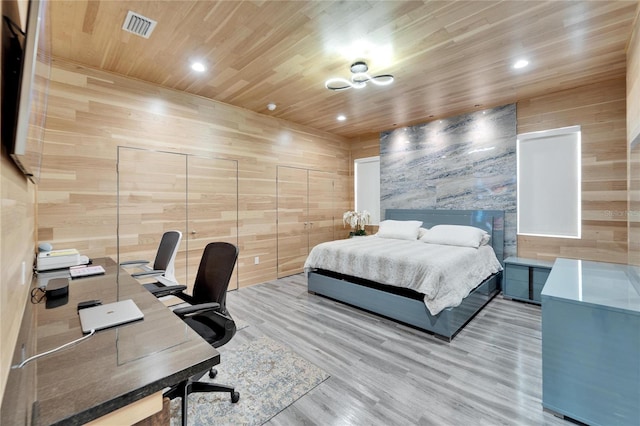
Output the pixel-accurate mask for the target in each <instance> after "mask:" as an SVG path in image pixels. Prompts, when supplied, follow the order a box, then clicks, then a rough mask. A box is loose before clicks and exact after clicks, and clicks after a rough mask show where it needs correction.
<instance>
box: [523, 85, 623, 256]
mask: <svg viewBox="0 0 640 426" xmlns="http://www.w3.org/2000/svg"><path fill="white" fill-rule="evenodd" d="M625 97H626V89H625V80H624V78H622V79H615V80H610V81H606V82H603V83H597V84H592V85H588V86H583V87H578V88H575V89H571V90H563V91H560V92H556V93H551V94H548V95H544V96H540V97H537V98H533V99H529V100H526V101H521V102H518V105H517V117H518V134H520V133H527V132H534V131H539V130H546V129H554V128H559V127H565V126H573V125H580V126H581V127H582V238H581V239H565V238H545V237H531V236H519V237H518V255H519V256H522V257H531V258H534V259H545V260H554V259H555V258H556V257H566V258H574V259H584V260H595V261H603V262H615V263H626V262H627V217H626V212H627V143H626V99H625Z"/></svg>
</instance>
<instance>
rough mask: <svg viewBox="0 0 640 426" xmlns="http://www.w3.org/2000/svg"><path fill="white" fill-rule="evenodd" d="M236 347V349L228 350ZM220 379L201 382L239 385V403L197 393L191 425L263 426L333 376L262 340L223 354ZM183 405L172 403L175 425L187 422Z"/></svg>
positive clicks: (218, 395) (224, 396)
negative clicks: (184, 419) (182, 411)
mask: <svg viewBox="0 0 640 426" xmlns="http://www.w3.org/2000/svg"><path fill="white" fill-rule="evenodd" d="M227 346H231V345H227ZM220 352H221V355H222V362H221V363H220V365H218V366H217V367H216V369H217V370H218V376H217V377H216V378H215V379H214V380H211V379H209V376H208V375H205V376H204V377H203V378H202V379H201V380H203V381H204V380H206V381H215V382H217V383H222V384H231V385H234V386H235V388H236V390H237V391H238V392H240V401H238V402H237V403H235V404H232V403H231V398H230V396H229V394H228V393H194V394H191V395H190V396H189V412H188V421H189V425H261V424H263V423H265V422H267V421H268V420H269V419H271V418H272V417H274V416H275V415H276V414H278V413H279V412H280V411H282V410H284V409H285V408H287V407H288V406H289V405H291V404H292V403H294V402H295V401H296V400H298V399H299V398H300V397H302V396H303V395H305V394H306V393H307V392H309V391H310V390H312V389H313V388H315V387H316V386H318V385H319V384H320V383H322V382H323V381H325V380H326V379H328V378H329V375H328V374H327V373H326V372H325V371H323V370H322V369H320V368H319V367H317V366H316V365H314V364H312V363H311V362H309V361H307V360H306V359H304V358H302V357H300V356H299V355H297V354H296V353H294V352H293V351H292V350H291V349H289V348H287V347H286V346H284V345H282V344H280V343H278V342H276V341H274V340H272V339H269V338H268V337H259V338H258V339H256V340H253V341H250V342H247V343H244V344H242V345H240V346H238V347H235V348H229V349H227V348H226V347H222V348H221V349H220ZM180 404H181V400H180V398H176V399H174V400H173V401H171V425H172V426H178V425H180V421H181V418H182V415H181V411H180V410H181V408H180V407H181V406H180Z"/></svg>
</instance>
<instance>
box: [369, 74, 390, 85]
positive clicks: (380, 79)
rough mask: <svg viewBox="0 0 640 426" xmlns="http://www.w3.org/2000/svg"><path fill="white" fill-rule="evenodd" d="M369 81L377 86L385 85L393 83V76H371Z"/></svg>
mask: <svg viewBox="0 0 640 426" xmlns="http://www.w3.org/2000/svg"><path fill="white" fill-rule="evenodd" d="M369 81H371V82H372V83H374V84H377V85H378V86H386V85H388V84H391V83H393V76H392V75H391V74H382V75H376V76H375V77H371V79H370V80H369Z"/></svg>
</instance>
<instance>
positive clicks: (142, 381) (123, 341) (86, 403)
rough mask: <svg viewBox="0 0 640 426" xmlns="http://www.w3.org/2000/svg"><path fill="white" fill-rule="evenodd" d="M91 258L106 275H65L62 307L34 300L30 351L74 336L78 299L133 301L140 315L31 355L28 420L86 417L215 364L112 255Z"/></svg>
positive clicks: (213, 355)
mask: <svg viewBox="0 0 640 426" xmlns="http://www.w3.org/2000/svg"><path fill="white" fill-rule="evenodd" d="M94 264H97V265H102V266H104V268H105V270H106V274H105V275H101V276H94V277H87V278H79V279H75V280H72V281H71V282H70V284H69V302H68V303H67V304H66V305H64V306H60V307H57V308H53V309H46V307H45V304H44V303H41V304H39V305H37V307H36V309H35V311H36V315H35V317H36V319H35V329H36V333H37V337H36V347H37V349H36V352H37V353H41V352H44V351H47V350H50V349H53V348H55V347H57V346H59V345H61V344H63V343H66V342H70V341H73V340H75V339H78V338H79V337H81V336H82V331H81V329H80V320H79V317H78V314H77V312H76V306H77V304H78V302H80V301H83V300H89V299H100V300H102V303H110V302H115V301H117V300H124V299H133V301H134V302H135V303H136V304H137V305H138V307H139V308H140V310H142V312H143V313H144V320H142V321H137V322H134V323H130V324H126V325H122V326H119V327H117V328H111V329H107V330H102V331H98V332H96V334H95V335H94V336H92V337H90V338H89V339H87V340H86V341H83V342H81V343H79V344H78V345H76V346H73V347H71V348H67V349H63V350H61V351H60V352H57V353H55V354H51V355H48V356H45V357H44V358H40V359H38V360H36V361H34V363H36V364H37V365H36V397H35V402H34V404H33V410H32V417H33V422H32V423H33V424H35V425H49V424H65V425H70V424H83V423H86V422H88V421H90V420H93V419H96V418H98V417H101V416H103V415H105V414H107V413H110V412H112V411H114V410H117V409H119V408H121V407H124V406H127V405H129V404H131V403H134V402H136V401H140V400H142V399H143V398H145V397H147V396H149V395H153V394H156V393H158V392H159V391H161V390H162V389H164V388H165V387H168V386H170V385H173V384H176V383H178V382H180V381H182V380H185V379H187V378H188V377H191V376H192V375H194V374H197V373H200V372H202V371H205V370H207V369H209V368H210V367H212V366H214V365H216V364H218V363H219V362H220V355H219V353H218V351H216V350H215V349H214V348H213V347H212V346H210V345H209V344H208V343H206V342H205V341H204V340H203V339H202V338H201V337H200V336H199V335H198V334H196V333H195V332H193V331H192V330H191V328H189V327H188V326H187V325H186V324H185V323H184V322H183V321H182V320H180V319H179V318H178V317H177V316H175V315H174V314H173V313H172V312H171V311H170V310H169V309H167V308H166V307H165V306H164V305H163V304H162V303H160V302H159V301H158V300H157V299H156V298H155V297H153V296H152V295H151V294H150V293H149V292H148V291H147V290H145V289H144V288H143V287H142V286H141V285H140V284H139V283H138V282H137V281H135V280H134V279H133V278H131V277H130V276H129V275H128V274H127V273H126V272H124V270H123V269H120V268H119V267H118V265H117V264H116V263H115V262H114V261H113V260H111V259H108V258H104V259H95V260H94ZM29 355H31V354H29ZM7 391H8V392H11V390H10V389H8V390H7Z"/></svg>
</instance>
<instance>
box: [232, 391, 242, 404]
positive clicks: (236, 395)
mask: <svg viewBox="0 0 640 426" xmlns="http://www.w3.org/2000/svg"><path fill="white" fill-rule="evenodd" d="M239 400H240V392H236V391H233V392H231V402H232V403H234V404H235V403H236V402H238V401H239Z"/></svg>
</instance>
